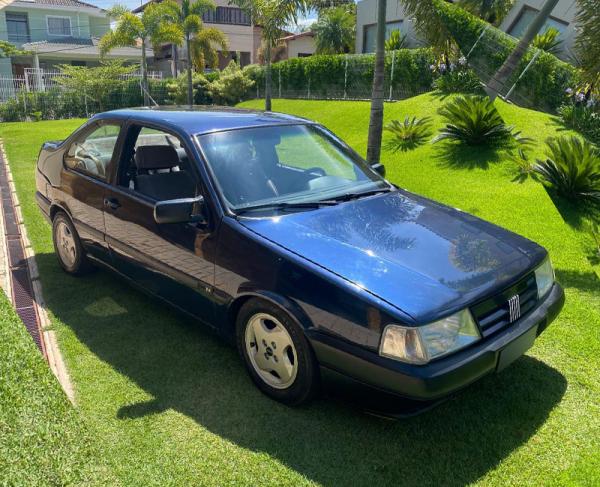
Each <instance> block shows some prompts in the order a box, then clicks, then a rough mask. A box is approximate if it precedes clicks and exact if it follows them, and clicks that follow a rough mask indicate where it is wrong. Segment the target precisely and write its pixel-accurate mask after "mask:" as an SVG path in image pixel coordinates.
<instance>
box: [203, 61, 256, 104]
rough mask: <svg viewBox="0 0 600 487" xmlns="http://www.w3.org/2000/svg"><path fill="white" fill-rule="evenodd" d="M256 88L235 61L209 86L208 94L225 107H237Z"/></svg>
mask: <svg viewBox="0 0 600 487" xmlns="http://www.w3.org/2000/svg"><path fill="white" fill-rule="evenodd" d="M253 86H254V81H252V80H251V79H250V78H249V77H248V76H247V74H245V73H244V71H242V69H241V68H240V67H239V65H238V64H237V63H236V62H235V61H231V62H230V63H229V65H228V66H227V67H226V68H225V69H224V70H223V71H221V75H220V77H219V78H218V79H216V80H215V81H213V82H212V83H210V84H209V85H208V92H209V93H210V95H211V97H212V98H213V100H215V101H216V102H217V103H221V104H225V105H235V104H236V103H239V102H240V101H242V100H243V99H244V98H245V97H246V96H247V95H248V92H249V90H250V89H251V88H252V87H253Z"/></svg>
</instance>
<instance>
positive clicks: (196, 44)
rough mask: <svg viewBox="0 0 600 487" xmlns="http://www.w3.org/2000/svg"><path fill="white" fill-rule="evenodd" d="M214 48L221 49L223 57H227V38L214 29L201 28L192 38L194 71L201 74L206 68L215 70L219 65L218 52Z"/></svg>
mask: <svg viewBox="0 0 600 487" xmlns="http://www.w3.org/2000/svg"><path fill="white" fill-rule="evenodd" d="M215 46H217V47H219V48H220V49H221V53H222V54H223V55H225V56H226V55H227V50H228V49H229V41H228V40H227V36H226V35H225V34H223V32H222V31H220V30H219V29H216V28H214V27H203V28H202V29H200V31H199V32H196V34H195V35H194V37H192V41H191V47H192V64H193V65H194V67H195V68H196V70H198V71H200V72H201V73H202V72H203V71H204V68H205V67H206V66H209V67H211V68H216V67H217V66H218V65H219V52H218V51H217V50H216V49H215Z"/></svg>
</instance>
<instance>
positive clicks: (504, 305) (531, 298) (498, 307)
mask: <svg viewBox="0 0 600 487" xmlns="http://www.w3.org/2000/svg"><path fill="white" fill-rule="evenodd" d="M517 294H518V295H519V302H520V306H521V317H523V316H525V315H526V314H527V313H529V312H530V311H531V310H532V309H533V308H534V307H535V305H536V303H537V301H538V296H537V284H536V282H535V274H534V273H531V274H529V275H528V276H526V277H525V278H524V279H522V280H520V281H519V282H518V283H517V284H515V285H514V286H511V287H510V288H508V289H506V290H504V291H502V292H501V293H498V294H496V295H495V296H492V297H491V298H488V299H486V300H485V301H482V302H481V303H478V304H476V305H475V306H473V307H472V308H471V312H472V313H473V317H474V318H475V320H476V321H477V324H478V325H479V329H480V330H481V334H482V335H483V336H484V337H487V336H490V335H491V334H492V333H495V332H497V331H499V330H501V329H502V328H504V327H506V326H508V325H510V323H511V321H510V309H509V304H508V300H509V299H510V298H511V297H513V296H515V295H517Z"/></svg>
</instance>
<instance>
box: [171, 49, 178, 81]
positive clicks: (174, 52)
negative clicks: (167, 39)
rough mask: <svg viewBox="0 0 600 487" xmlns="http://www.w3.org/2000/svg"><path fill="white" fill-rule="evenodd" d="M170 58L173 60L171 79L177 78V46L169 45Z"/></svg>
mask: <svg viewBox="0 0 600 487" xmlns="http://www.w3.org/2000/svg"><path fill="white" fill-rule="evenodd" d="M171 57H172V58H173V78H177V76H179V66H178V65H177V63H178V62H179V52H178V49H177V44H171Z"/></svg>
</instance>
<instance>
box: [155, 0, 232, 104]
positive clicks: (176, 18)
mask: <svg viewBox="0 0 600 487" xmlns="http://www.w3.org/2000/svg"><path fill="white" fill-rule="evenodd" d="M160 5H162V6H163V9H164V12H165V14H164V16H163V22H164V23H165V24H169V25H172V26H173V29H175V30H177V31H178V33H179V37H178V39H177V41H176V42H175V44H178V45H180V44H182V43H185V49H186V57H187V102H188V105H190V106H192V105H193V104H194V90H193V86H192V68H193V67H194V61H195V63H196V66H198V67H199V65H200V64H201V63H203V62H204V61H205V60H207V59H208V60H209V61H210V62H211V63H217V62H218V57H217V53H216V52H215V51H214V47H213V44H217V45H218V46H221V47H222V48H223V49H226V48H227V39H226V38H225V36H224V35H222V34H217V33H215V31H216V29H212V28H210V29H204V28H203V24H202V14H204V13H205V12H208V11H210V10H214V9H215V8H216V6H215V3H214V2H213V0H193V1H190V0H182V1H181V5H179V4H177V3H176V2H175V1H173V0H166V1H164V2H162V3H161V4H160ZM201 69H204V65H201Z"/></svg>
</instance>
